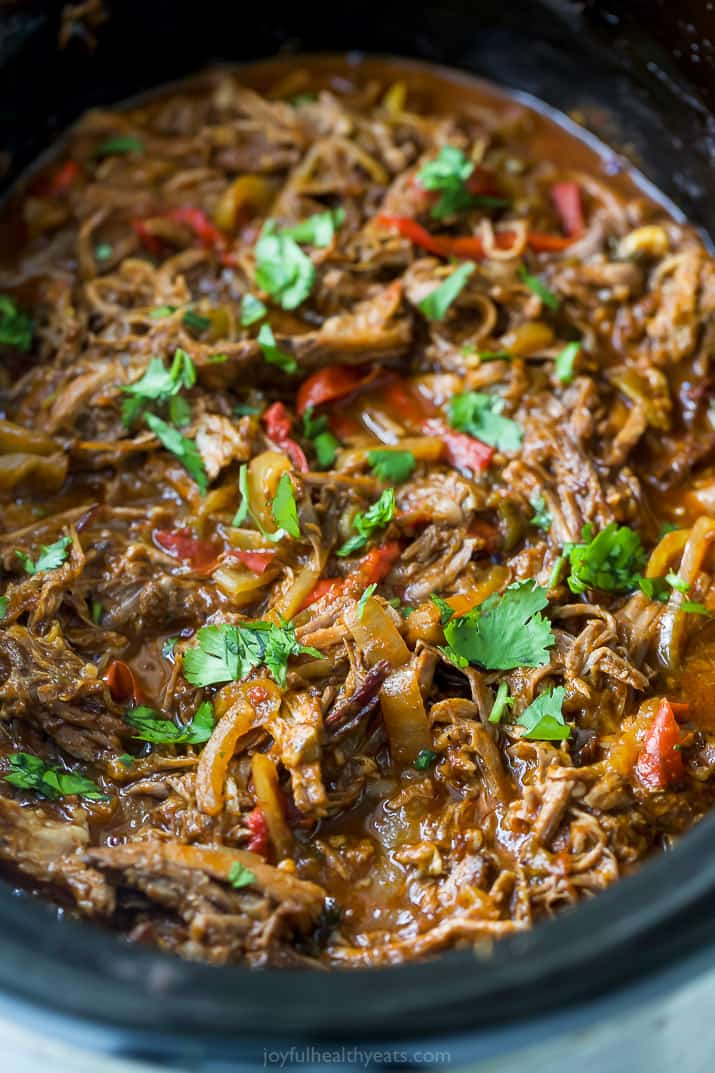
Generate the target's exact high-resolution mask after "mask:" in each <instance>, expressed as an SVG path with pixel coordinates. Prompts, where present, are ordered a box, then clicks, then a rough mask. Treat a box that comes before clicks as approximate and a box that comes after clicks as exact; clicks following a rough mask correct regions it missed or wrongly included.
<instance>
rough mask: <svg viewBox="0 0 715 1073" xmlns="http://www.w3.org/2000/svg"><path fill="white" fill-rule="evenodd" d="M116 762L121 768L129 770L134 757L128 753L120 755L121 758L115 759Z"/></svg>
mask: <svg viewBox="0 0 715 1073" xmlns="http://www.w3.org/2000/svg"><path fill="white" fill-rule="evenodd" d="M117 760H118V761H119V763H120V764H121V765H122V767H126V768H130V767H131V766H132V765H133V763H134V757H133V756H132V755H131V754H130V753H122V754H121V756H118V757H117Z"/></svg>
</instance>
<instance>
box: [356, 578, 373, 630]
mask: <svg viewBox="0 0 715 1073" xmlns="http://www.w3.org/2000/svg"><path fill="white" fill-rule="evenodd" d="M376 588H377V584H376V583H375V582H373V583H372V585H368V587H367V588H366V589H365V592H364V593H363V594H362V596H361V597H360V599H359V600H358V610H357V615H358V618H359V619H360V621H361V622H362V616H363V614H364V613H365V604H366V603H367V602H368V600H369V599H370V597H371V596H372V594H373V593H374V592H375V590H376Z"/></svg>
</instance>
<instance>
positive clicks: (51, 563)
mask: <svg viewBox="0 0 715 1073" xmlns="http://www.w3.org/2000/svg"><path fill="white" fill-rule="evenodd" d="M71 544H72V538H71V537H68V536H63V537H60V539H59V540H56V541H55V542H54V544H42V545H41V546H40V554H39V556H38V558H37V562H33V561H32V559H31V558H30V556H29V555H27V554H26V553H25V552H24V551H16V552H15V554H16V555H17V557H18V559H20V561H21V562H22V565H23V566H24V568H25V573H26V574H41V573H43V572H44V571H46V570H56V569H57V567H58V566H62V563H63V562H64V561H65V560H66V558H67V555H68V553H69V549H70V546H71Z"/></svg>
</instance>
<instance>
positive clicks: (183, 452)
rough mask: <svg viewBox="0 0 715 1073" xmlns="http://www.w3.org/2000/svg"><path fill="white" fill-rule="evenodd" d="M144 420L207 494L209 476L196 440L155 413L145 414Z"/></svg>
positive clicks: (204, 493) (203, 492)
mask: <svg viewBox="0 0 715 1073" xmlns="http://www.w3.org/2000/svg"><path fill="white" fill-rule="evenodd" d="M144 420H145V421H146V423H147V425H148V426H149V428H150V429H151V431H152V432H153V433H154V435H155V436H156V437H157V439H158V440H159V442H160V443H161V445H162V446H163V447H165V448H166V450H167V451H171V453H172V454H173V455H176V457H177V458H178V459H179V461H180V462H181V464H182V466H183V467H184V469H185V470H186V472H187V473H188V474H189V475H190V476H191V477H193V478H194V480H195V481H196V483H197V485H198V486H199V491H200V492H201V495H202V496H205V495H206V492H207V489H208V476H207V474H206V467H205V466H204V460H203V458H202V457H201V453H200V452H199V449H198V447H197V446H196V444H195V443H194V441H193V440H189V439H187V438H186V436H182V435H181V433H180V432H177V430H176V429H175V428H172V427H171V425H167V423H166V421H162V420H161V418H160V417H157V416H156V415H155V414H144Z"/></svg>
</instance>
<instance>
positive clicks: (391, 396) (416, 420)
mask: <svg viewBox="0 0 715 1073" xmlns="http://www.w3.org/2000/svg"><path fill="white" fill-rule="evenodd" d="M380 394H381V398H382V400H383V401H384V404H385V406H386V407H387V408H388V409H389V410H392V411H393V412H394V413H396V414H397V415H398V417H400V418H401V419H402V420H403V421H405V422H406V423H407V424H408V425H414V426H416V427H419V426H421V425H422V423H423V422H424V421H425V420H426V419H427V417H429V416H430V414H434V413H435V408H434V407H433V406H431V405H430V404H429V403H428V402H427V400H426V399H424V398H423V397H422V396H420V395H418V394H417V392H415V391H413V389H412V388H411V387H410V385H409V384H408V383H406V382H405V381H404V380H401V379H400V378H399V377H395V378H394V379H392V380H390V381H389V382H388V383H387V384H386V385H385V387H384V388H383V389H382V391H381V393H380Z"/></svg>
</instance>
